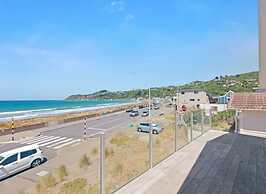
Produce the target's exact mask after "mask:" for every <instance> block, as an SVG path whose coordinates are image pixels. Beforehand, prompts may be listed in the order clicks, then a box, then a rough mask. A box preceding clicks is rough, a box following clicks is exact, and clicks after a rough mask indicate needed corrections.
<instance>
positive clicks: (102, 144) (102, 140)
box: [100, 133, 105, 194]
mask: <svg viewBox="0 0 266 194" xmlns="http://www.w3.org/2000/svg"><path fill="white" fill-rule="evenodd" d="M104 154H105V134H104V133H101V134H100V194H104V193H105V187H104V185H105V182H104V164H105V156H104Z"/></svg>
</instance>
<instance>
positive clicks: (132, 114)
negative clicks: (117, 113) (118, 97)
mask: <svg viewBox="0 0 266 194" xmlns="http://www.w3.org/2000/svg"><path fill="white" fill-rule="evenodd" d="M129 116H131V117H136V116H139V111H137V110H132V111H131V112H130V113H129Z"/></svg>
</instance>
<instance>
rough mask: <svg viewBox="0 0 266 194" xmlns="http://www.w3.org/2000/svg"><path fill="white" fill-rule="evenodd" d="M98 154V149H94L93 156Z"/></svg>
mask: <svg viewBox="0 0 266 194" xmlns="http://www.w3.org/2000/svg"><path fill="white" fill-rule="evenodd" d="M97 154H98V148H93V150H92V151H91V155H93V156H96V155H97Z"/></svg>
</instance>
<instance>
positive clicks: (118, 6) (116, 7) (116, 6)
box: [111, 0, 126, 13]
mask: <svg viewBox="0 0 266 194" xmlns="http://www.w3.org/2000/svg"><path fill="white" fill-rule="evenodd" d="M125 8H126V4H125V2H124V1H121V0H114V1H112V2H111V12H112V13H116V12H123V11H124V10H125Z"/></svg>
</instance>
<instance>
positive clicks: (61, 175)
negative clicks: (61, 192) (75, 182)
mask: <svg viewBox="0 0 266 194" xmlns="http://www.w3.org/2000/svg"><path fill="white" fill-rule="evenodd" d="M67 176H68V172H67V168H66V166H65V165H61V166H60V167H59V168H58V169H57V177H58V179H59V181H64V180H65V179H66V177H67Z"/></svg>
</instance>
